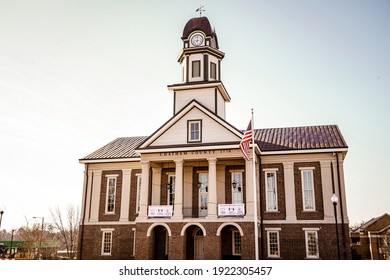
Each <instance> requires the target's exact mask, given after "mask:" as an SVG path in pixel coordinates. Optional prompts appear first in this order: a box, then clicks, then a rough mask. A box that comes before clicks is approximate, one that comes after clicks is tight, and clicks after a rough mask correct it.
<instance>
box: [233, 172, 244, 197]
mask: <svg viewBox="0 0 390 280" xmlns="http://www.w3.org/2000/svg"><path fill="white" fill-rule="evenodd" d="M242 183H243V181H242V172H232V203H233V204H242V203H243V195H242V194H243V185H242Z"/></svg>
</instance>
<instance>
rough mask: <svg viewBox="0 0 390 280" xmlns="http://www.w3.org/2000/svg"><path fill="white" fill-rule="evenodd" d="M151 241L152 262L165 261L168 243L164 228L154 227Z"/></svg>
mask: <svg viewBox="0 0 390 280" xmlns="http://www.w3.org/2000/svg"><path fill="white" fill-rule="evenodd" d="M152 240H153V260H167V259H168V252H169V250H168V249H169V246H168V244H169V242H168V234H167V229H166V228H165V227H164V226H160V225H159V226H156V227H154V228H153V232H152Z"/></svg>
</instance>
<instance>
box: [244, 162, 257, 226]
mask: <svg viewBox="0 0 390 280" xmlns="http://www.w3.org/2000/svg"><path fill="white" fill-rule="evenodd" d="M245 182H246V184H245V187H246V189H245V190H246V205H245V210H246V215H245V216H246V217H252V218H254V213H255V212H254V198H255V194H254V193H253V161H252V158H250V160H245ZM252 218H251V219H252Z"/></svg>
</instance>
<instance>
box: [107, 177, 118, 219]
mask: <svg viewBox="0 0 390 280" xmlns="http://www.w3.org/2000/svg"><path fill="white" fill-rule="evenodd" d="M115 193H116V177H111V176H108V177H107V193H106V213H115Z"/></svg>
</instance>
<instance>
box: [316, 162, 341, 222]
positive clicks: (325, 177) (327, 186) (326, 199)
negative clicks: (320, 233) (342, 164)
mask: <svg viewBox="0 0 390 280" xmlns="http://www.w3.org/2000/svg"><path fill="white" fill-rule="evenodd" d="M320 165H321V180H322V182H321V184H322V200H323V204H324V219H325V220H330V221H334V210H333V204H332V202H331V200H330V198H331V197H332V195H333V189H332V173H331V172H332V171H331V168H330V161H320ZM337 193H338V192H337V191H336V195H337V197H338V196H339V195H338V194H337Z"/></svg>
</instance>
